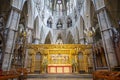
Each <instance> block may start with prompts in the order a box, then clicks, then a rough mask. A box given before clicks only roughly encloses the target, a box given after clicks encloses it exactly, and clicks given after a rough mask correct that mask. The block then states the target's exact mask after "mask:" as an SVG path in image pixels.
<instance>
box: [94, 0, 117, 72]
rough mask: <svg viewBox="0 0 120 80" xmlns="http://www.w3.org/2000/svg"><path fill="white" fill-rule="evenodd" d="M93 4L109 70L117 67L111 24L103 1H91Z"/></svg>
mask: <svg viewBox="0 0 120 80" xmlns="http://www.w3.org/2000/svg"><path fill="white" fill-rule="evenodd" d="M93 2H94V5H95V8H96V11H97V17H98V21H99V26H100V30H101V36H102V41H103V47H104V50H105V56H106V60H107V65H108V68H109V70H110V69H111V68H114V67H115V66H117V60H116V56H115V52H114V48H113V44H112V38H111V33H112V31H111V22H110V19H109V17H108V15H107V12H106V8H105V2H104V0H93Z"/></svg>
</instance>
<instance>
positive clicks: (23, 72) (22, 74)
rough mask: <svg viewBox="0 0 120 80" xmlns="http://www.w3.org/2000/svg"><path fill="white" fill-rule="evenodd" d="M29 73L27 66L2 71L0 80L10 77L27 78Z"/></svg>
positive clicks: (6, 79)
mask: <svg viewBox="0 0 120 80" xmlns="http://www.w3.org/2000/svg"><path fill="white" fill-rule="evenodd" d="M27 74H28V71H27V69H25V68H19V69H16V70H10V71H1V72H0V80H8V79H18V80H25V79H26V78H27Z"/></svg>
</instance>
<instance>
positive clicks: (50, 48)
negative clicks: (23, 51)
mask: <svg viewBox="0 0 120 80" xmlns="http://www.w3.org/2000/svg"><path fill="white" fill-rule="evenodd" d="M27 47H28V49H29V54H30V55H31V56H32V67H31V70H32V72H34V70H35V68H37V69H39V66H43V67H42V70H43V72H45V71H44V70H46V69H47V68H46V66H48V65H50V64H56V65H58V64H60V65H64V66H65V65H66V64H71V65H72V66H73V68H72V69H74V70H85V71H86V72H88V54H90V52H91V50H90V49H91V45H81V44H38V45H36V44H29V45H27ZM38 52H40V53H41V55H42V61H41V64H39V65H38V66H37V67H35V66H36V65H37V62H36V61H35V60H36V59H35V56H36V53H38ZM79 52H81V53H82V54H83V60H81V61H79V60H78V53H79ZM78 62H81V63H83V64H78ZM45 68H46V69H45ZM75 68H76V69H75ZM78 68H80V69H78ZM54 71H55V68H54V67H53V68H51V70H50V72H53V73H54ZM57 71H61V68H58V69H57ZM65 71H66V72H67V71H69V69H68V68H67V67H66V70H65Z"/></svg>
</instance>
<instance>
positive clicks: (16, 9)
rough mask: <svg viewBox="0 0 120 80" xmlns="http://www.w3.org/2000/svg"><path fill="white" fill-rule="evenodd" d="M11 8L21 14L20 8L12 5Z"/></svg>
mask: <svg viewBox="0 0 120 80" xmlns="http://www.w3.org/2000/svg"><path fill="white" fill-rule="evenodd" d="M12 10H14V11H17V12H18V13H20V14H21V12H22V10H21V9H18V8H16V7H14V6H12Z"/></svg>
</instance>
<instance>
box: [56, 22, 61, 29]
mask: <svg viewBox="0 0 120 80" xmlns="http://www.w3.org/2000/svg"><path fill="white" fill-rule="evenodd" d="M61 28H62V23H61V21H58V23H57V29H61Z"/></svg>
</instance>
